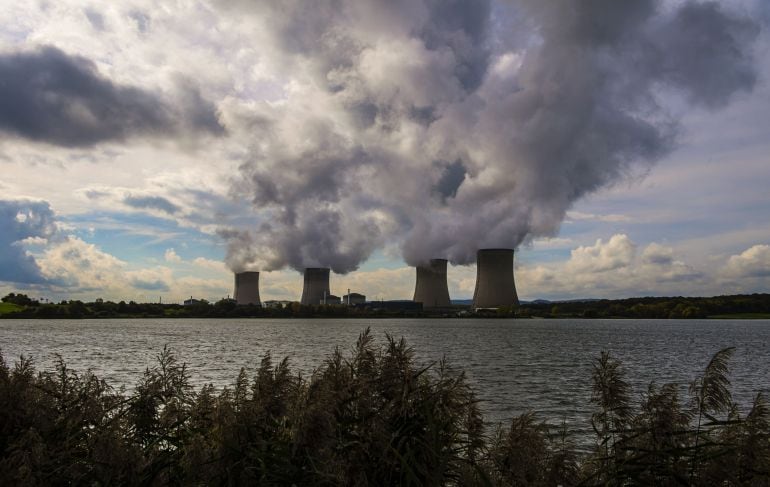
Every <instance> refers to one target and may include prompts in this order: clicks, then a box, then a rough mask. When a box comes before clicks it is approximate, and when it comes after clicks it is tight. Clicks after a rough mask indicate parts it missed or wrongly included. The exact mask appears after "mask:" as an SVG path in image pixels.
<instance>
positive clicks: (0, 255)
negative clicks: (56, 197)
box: [0, 200, 57, 284]
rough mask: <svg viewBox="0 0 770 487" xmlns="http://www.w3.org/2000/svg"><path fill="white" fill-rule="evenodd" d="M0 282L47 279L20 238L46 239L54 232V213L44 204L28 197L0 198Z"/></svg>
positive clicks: (26, 282)
mask: <svg viewBox="0 0 770 487" xmlns="http://www.w3.org/2000/svg"><path fill="white" fill-rule="evenodd" d="M0 230H1V231H0V281H6V282H13V283H20V284H42V283H45V282H47V280H46V278H45V277H44V276H43V275H42V274H41V272H40V267H39V266H38V264H37V262H36V261H35V258H34V257H33V256H31V255H28V254H27V252H26V250H25V249H24V247H23V243H22V241H23V240H25V239H29V238H42V239H49V238H52V237H54V236H55V235H56V233H57V229H56V224H55V222H54V213H53V210H51V207H50V206H49V204H48V203H46V202H44V201H29V200H0Z"/></svg>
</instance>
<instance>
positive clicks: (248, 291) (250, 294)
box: [234, 272, 262, 306]
mask: <svg viewBox="0 0 770 487" xmlns="http://www.w3.org/2000/svg"><path fill="white" fill-rule="evenodd" d="M234 296H235V302H236V303H237V304H256V305H257V306H261V305H262V303H261V302H260V301H259V272H238V273H236V274H235V294H234Z"/></svg>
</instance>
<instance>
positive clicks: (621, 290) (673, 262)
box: [516, 234, 714, 298]
mask: <svg viewBox="0 0 770 487" xmlns="http://www.w3.org/2000/svg"><path fill="white" fill-rule="evenodd" d="M706 277H707V276H706V275H705V274H704V273H703V272H701V271H699V270H697V269H695V268H694V267H693V266H691V265H689V264H687V263H685V262H683V261H682V260H680V259H678V258H677V257H676V252H675V251H674V249H673V248H672V247H668V246H665V245H661V244H658V243H655V242H653V243H650V244H648V245H647V246H645V247H644V248H643V249H641V252H640V250H639V246H638V245H637V244H636V243H634V242H633V240H631V238H630V237H628V235H625V234H616V235H613V236H612V237H610V239H609V240H607V241H604V240H602V239H599V240H597V241H596V243H595V244H594V245H590V246H580V247H577V248H575V249H573V250H572V251H571V253H570V257H569V259H567V260H566V261H563V262H554V263H549V264H539V265H520V266H518V267H517V268H516V285H517V288H518V289H519V292H520V293H522V294H523V295H525V296H529V297H543V296H549V297H554V296H558V297H562V298H564V297H575V298H586V297H589V298H599V297H629V296H638V295H640V294H641V295H670V294H672V293H673V294H680V293H681V292H682V283H683V282H687V283H688V285H689V287H690V289H693V290H695V289H704V290H705V289H707V284H708V283H710V282H713V281H712V280H709V279H707V278H706ZM707 292H714V290H713V288H711V289H708V291H707Z"/></svg>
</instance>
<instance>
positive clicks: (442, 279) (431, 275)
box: [413, 259, 452, 308]
mask: <svg viewBox="0 0 770 487" xmlns="http://www.w3.org/2000/svg"><path fill="white" fill-rule="evenodd" d="M446 266H447V260H446V259H431V260H430V262H429V263H428V265H425V266H417V279H416V281H415V286H414V299H413V301H414V302H416V303H422V307H423V308H441V307H447V306H450V305H451V304H452V302H451V301H450V299H449V287H448V286H447V278H446Z"/></svg>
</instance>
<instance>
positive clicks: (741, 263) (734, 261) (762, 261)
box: [723, 244, 770, 278]
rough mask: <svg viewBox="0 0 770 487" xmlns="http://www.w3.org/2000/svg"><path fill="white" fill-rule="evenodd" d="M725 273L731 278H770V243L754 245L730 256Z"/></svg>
mask: <svg viewBox="0 0 770 487" xmlns="http://www.w3.org/2000/svg"><path fill="white" fill-rule="evenodd" d="M723 273H724V274H725V275H726V276H728V277H731V278H770V245H764V244H760V245H754V246H753V247H751V248H748V249H746V250H745V251H743V252H741V253H740V254H737V255H732V256H730V258H729V259H728V260H727V264H726V266H725V268H724V269H723Z"/></svg>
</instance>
